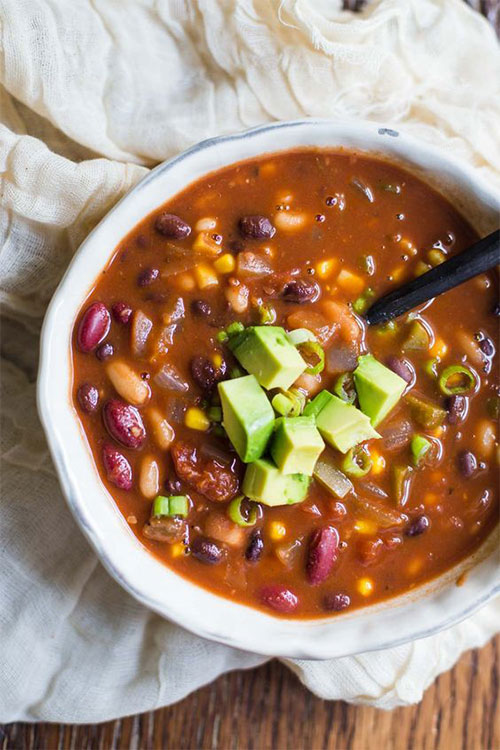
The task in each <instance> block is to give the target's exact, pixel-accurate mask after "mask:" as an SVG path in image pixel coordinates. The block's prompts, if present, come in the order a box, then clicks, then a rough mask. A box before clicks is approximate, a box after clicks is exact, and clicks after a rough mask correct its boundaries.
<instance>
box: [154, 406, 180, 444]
mask: <svg viewBox="0 0 500 750" xmlns="http://www.w3.org/2000/svg"><path fill="white" fill-rule="evenodd" d="M147 418H148V420H149V422H150V424H151V429H152V432H153V437H154V439H155V441H156V444H157V445H158V447H159V448H160V449H161V450H162V451H166V450H168V449H169V448H170V446H171V444H172V442H173V440H174V437H175V432H174V429H173V427H172V426H171V425H170V423H169V422H168V421H167V420H166V419H165V417H164V416H163V414H162V413H161V411H159V409H154V408H152V409H148V411H147Z"/></svg>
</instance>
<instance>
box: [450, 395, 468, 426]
mask: <svg viewBox="0 0 500 750" xmlns="http://www.w3.org/2000/svg"><path fill="white" fill-rule="evenodd" d="M468 408H469V399H468V398H467V396H459V395H454V396H448V398H447V399H446V409H447V411H448V422H449V423H450V424H459V423H460V422H463V421H464V419H465V417H466V416H467V411H468Z"/></svg>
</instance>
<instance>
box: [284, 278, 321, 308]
mask: <svg viewBox="0 0 500 750" xmlns="http://www.w3.org/2000/svg"><path fill="white" fill-rule="evenodd" d="M319 294H320V288H319V286H318V285H317V284H316V282H315V281H303V280H302V279H292V281H289V282H288V284H285V287H284V289H283V295H282V296H283V299H284V300H285V301H286V302H295V303H297V304H299V305H302V304H304V302H315V301H316V300H317V299H318V297H319Z"/></svg>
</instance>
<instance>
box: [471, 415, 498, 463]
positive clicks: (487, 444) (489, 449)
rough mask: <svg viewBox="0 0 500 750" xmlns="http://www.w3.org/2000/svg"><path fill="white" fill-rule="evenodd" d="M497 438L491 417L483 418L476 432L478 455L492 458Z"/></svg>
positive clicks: (475, 443) (475, 441)
mask: <svg viewBox="0 0 500 750" xmlns="http://www.w3.org/2000/svg"><path fill="white" fill-rule="evenodd" d="M496 440H497V436H496V429H495V425H494V424H493V422H491V421H490V420H489V419H481V420H480V421H479V422H478V424H477V427H476V431H475V434H474V446H475V448H476V452H477V453H478V455H479V456H480V457H481V458H483V459H487V458H491V456H492V455H493V451H494V450H495V443H496Z"/></svg>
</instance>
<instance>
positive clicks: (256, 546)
mask: <svg viewBox="0 0 500 750" xmlns="http://www.w3.org/2000/svg"><path fill="white" fill-rule="evenodd" d="M263 551H264V542H263V540H262V534H261V532H260V531H258V530H257V531H254V532H253V534H252V536H251V537H250V541H249V543H248V547H247V548H246V551H245V557H246V559H247V560H248V561H249V562H257V560H259V559H260V557H261V556H262V552H263Z"/></svg>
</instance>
